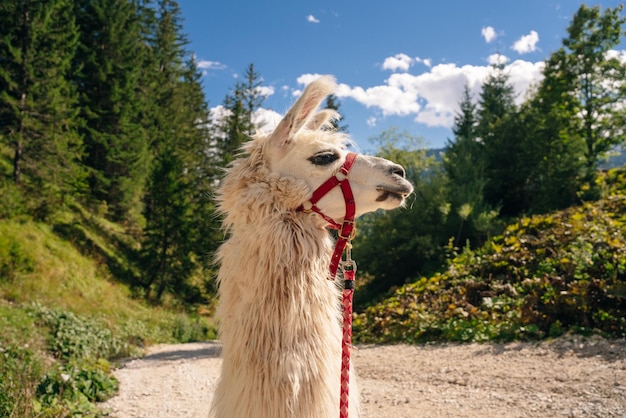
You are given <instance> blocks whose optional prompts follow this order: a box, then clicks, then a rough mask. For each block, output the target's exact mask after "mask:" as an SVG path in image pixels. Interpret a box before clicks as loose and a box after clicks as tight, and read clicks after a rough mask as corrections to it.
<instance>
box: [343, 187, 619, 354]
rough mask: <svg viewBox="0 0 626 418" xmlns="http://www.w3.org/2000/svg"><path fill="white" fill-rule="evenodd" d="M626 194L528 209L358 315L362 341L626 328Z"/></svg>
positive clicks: (358, 338) (534, 335)
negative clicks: (552, 209) (548, 209)
mask: <svg viewBox="0 0 626 418" xmlns="http://www.w3.org/2000/svg"><path fill="white" fill-rule="evenodd" d="M625 235H626V196H622V195H609V196H608V197H607V198H605V199H603V200H601V201H599V202H595V203H585V204H583V205H581V206H579V207H572V208H569V209H567V210H564V211H561V212H557V213H553V214H549V215H541V216H532V217H524V218H521V219H519V220H518V221H517V222H515V223H513V224H512V225H509V226H508V227H507V228H506V230H505V231H504V233H503V234H502V235H501V236H497V237H495V238H493V240H492V241H491V242H489V243H488V244H486V245H485V246H484V247H482V248H479V249H477V250H470V249H465V250H464V251H462V252H460V253H458V252H452V254H453V258H452V260H451V261H450V262H449V265H448V269H447V270H446V271H445V272H443V273H440V274H436V275H434V276H432V277H430V278H421V279H419V280H417V281H416V282H414V283H412V284H408V285H405V286H403V287H401V288H399V289H398V290H397V291H396V292H395V293H394V294H393V295H391V296H390V297H389V298H387V299H386V300H384V301H383V302H381V303H379V304H377V305H374V306H371V307H369V308H367V309H366V310H365V311H364V312H363V313H361V314H357V315H355V317H354V328H355V341H360V342H390V341H409V342H413V341H427V340H428V341H430V340H453V341H484V340H491V339H497V340H508V339H513V338H516V339H536V338H543V337H546V336H557V335H560V334H563V333H564V332H567V331H569V330H573V331H577V332H589V331H594V332H599V333H602V334H604V335H608V336H615V337H622V336H625V335H626V240H625V238H624V236H625Z"/></svg>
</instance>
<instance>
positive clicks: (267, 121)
mask: <svg viewBox="0 0 626 418" xmlns="http://www.w3.org/2000/svg"><path fill="white" fill-rule="evenodd" d="M282 118H283V115H281V114H280V113H278V112H275V111H273V110H271V109H264V108H261V109H257V110H256V111H255V112H254V113H253V114H252V123H254V126H257V127H258V128H259V129H260V130H261V131H263V132H271V131H273V130H274V129H275V128H276V126H277V125H278V122H280V120H281V119H282Z"/></svg>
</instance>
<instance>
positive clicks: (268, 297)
mask: <svg viewBox="0 0 626 418" xmlns="http://www.w3.org/2000/svg"><path fill="white" fill-rule="evenodd" d="M334 89H335V81H334V79H333V78H332V77H330V76H324V77H321V78H318V79H317V80H315V81H313V82H312V83H311V84H309V86H308V87H307V88H306V89H305V91H304V93H303V94H302V96H301V97H300V98H299V99H298V100H297V101H296V103H295V104H294V106H293V107H292V108H291V109H290V110H289V111H288V112H287V114H286V115H285V116H284V118H283V119H282V120H281V121H280V123H279V124H278V125H277V127H276V128H275V130H274V131H273V132H272V133H271V134H267V135H264V134H257V135H255V137H254V138H253V139H252V140H251V141H249V142H248V143H247V144H245V145H244V149H243V152H244V154H243V155H242V157H240V158H239V159H237V160H235V161H234V162H233V164H232V166H231V167H230V168H229V171H228V173H227V174H226V176H225V178H224V180H223V182H222V184H221V186H220V189H219V190H218V202H219V210H220V212H221V213H222V215H223V217H224V220H223V226H224V229H225V230H226V231H227V233H228V235H229V237H228V238H227V240H226V241H225V242H224V243H223V244H222V246H221V247H220V249H219V250H218V253H217V261H218V263H219V264H220V270H219V274H218V286H219V303H218V308H217V317H218V319H219V321H220V322H219V335H220V340H221V342H222V344H223V348H222V358H223V364H222V372H221V376H220V379H219V381H218V384H217V388H216V391H215V395H214V398H213V404H212V406H211V416H213V417H216V418H244V417H245V418H248V417H250V418H251V417H255V418H287V417H289V418H293V417H295V418H325V417H336V416H338V414H339V395H340V367H341V324H340V318H341V311H340V293H341V290H340V289H339V287H338V285H337V283H336V282H335V281H333V280H329V278H330V277H329V276H330V273H329V262H330V257H331V253H332V248H333V245H332V244H333V243H332V238H331V237H330V235H329V233H328V231H327V230H326V226H327V225H328V222H327V221H326V220H325V219H324V218H323V217H322V216H319V215H318V214H316V213H313V212H310V211H298V210H296V208H298V207H299V206H300V205H302V204H303V203H305V202H307V201H308V200H309V199H310V198H311V195H312V192H313V190H315V189H317V187H318V186H320V185H321V184H322V183H323V182H324V181H325V180H327V179H328V178H329V177H331V176H333V175H335V174H336V173H337V171H338V170H339V167H340V166H341V165H342V163H343V161H344V159H345V158H346V155H347V154H348V152H347V151H346V147H347V143H348V138H347V137H346V136H345V135H344V134H341V133H339V132H337V131H335V130H332V129H329V128H330V121H331V120H332V119H333V118H336V117H337V116H338V115H337V113H336V112H334V111H331V110H322V111H319V112H317V111H316V110H317V108H318V106H319V105H320V104H321V102H322V100H323V99H324V98H325V97H326V96H327V95H329V94H330V93H332V92H333V91H334ZM348 179H349V182H350V186H351V187H352V190H353V193H354V196H355V201H356V210H357V216H358V215H360V214H363V213H365V212H370V211H374V210H377V209H381V208H382V209H393V208H396V207H398V206H401V205H402V204H403V203H404V199H405V198H406V196H408V195H409V194H410V193H411V192H412V190H413V188H412V186H411V184H410V183H409V182H408V181H407V180H405V179H404V170H403V168H402V167H400V166H399V165H397V164H394V163H392V162H390V161H387V160H385V159H382V158H376V157H370V156H362V155H359V156H358V158H357V159H356V161H355V162H354V165H353V167H352V169H351V170H350V172H349V173H348ZM316 206H317V207H318V208H319V209H320V210H321V211H322V212H323V213H324V214H325V215H326V216H327V217H329V218H332V219H333V220H335V221H336V222H341V221H342V220H343V217H344V213H345V206H346V205H345V204H344V199H343V196H342V192H341V190H340V189H339V188H338V187H337V188H334V189H333V190H331V191H330V192H329V193H328V194H326V195H325V196H324V197H323V198H322V199H320V200H319V202H317V203H316ZM358 414H359V412H358V392H357V390H356V387H355V384H354V378H352V379H351V390H350V417H351V418H356V417H357V416H358Z"/></svg>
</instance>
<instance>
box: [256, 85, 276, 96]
mask: <svg viewBox="0 0 626 418" xmlns="http://www.w3.org/2000/svg"><path fill="white" fill-rule="evenodd" d="M256 90H257V92H258V93H259V94H260V95H261V96H265V97H269V96H271V95H272V94H274V87H272V86H259V87H257V89H256Z"/></svg>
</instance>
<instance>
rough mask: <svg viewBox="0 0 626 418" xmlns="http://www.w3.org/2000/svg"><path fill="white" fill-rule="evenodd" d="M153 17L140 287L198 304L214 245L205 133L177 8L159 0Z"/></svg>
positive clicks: (202, 108) (196, 74) (205, 114)
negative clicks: (150, 139)
mask: <svg viewBox="0 0 626 418" xmlns="http://www.w3.org/2000/svg"><path fill="white" fill-rule="evenodd" d="M155 16H156V20H155V21H154V23H155V24H154V27H153V29H154V32H153V36H152V38H151V41H150V42H151V45H152V50H153V53H154V55H153V62H154V64H155V68H154V69H155V71H154V72H153V76H154V84H153V86H154V89H153V91H152V95H153V100H154V104H155V106H154V108H153V109H152V110H151V112H152V113H151V117H152V122H153V131H152V132H153V135H154V141H153V144H152V153H153V155H154V164H153V167H152V172H151V175H150V180H149V183H148V187H147V193H146V195H145V197H144V203H145V210H144V216H145V219H146V227H145V229H144V236H143V246H142V260H143V261H142V267H143V270H144V277H143V281H142V285H143V286H144V288H145V289H146V292H147V293H148V295H149V296H150V297H151V298H153V299H156V300H160V299H161V298H162V297H163V295H164V294H165V293H166V292H169V293H172V294H174V295H176V296H178V297H180V298H183V299H185V300H187V301H188V302H198V301H201V300H202V298H203V297H204V296H205V294H206V292H207V289H209V288H210V285H209V283H210V279H211V276H210V274H208V272H207V271H206V270H205V268H204V266H205V264H206V260H205V258H206V254H207V253H210V252H211V251H212V250H214V248H215V247H216V243H217V238H216V237H215V234H216V231H217V230H218V228H217V227H216V225H215V222H216V219H215V215H214V207H213V204H212V202H211V201H210V199H209V197H210V195H211V193H212V187H213V184H214V182H215V177H214V173H215V168H214V167H213V165H214V161H212V159H211V154H210V153H209V150H210V147H211V145H212V144H213V139H212V138H211V137H210V133H209V130H208V128H207V126H208V120H207V119H208V106H207V104H206V101H205V99H204V94H203V92H202V86H201V84H200V72H199V71H198V68H197V66H196V64H195V62H194V60H193V58H187V57H188V53H187V51H186V50H185V48H184V46H185V45H186V44H187V41H186V39H185V37H184V36H183V35H182V34H181V30H182V27H181V24H180V19H181V17H180V8H179V7H178V4H177V3H176V2H174V1H169V0H162V1H160V2H159V4H158V8H157V10H156V15H155Z"/></svg>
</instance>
